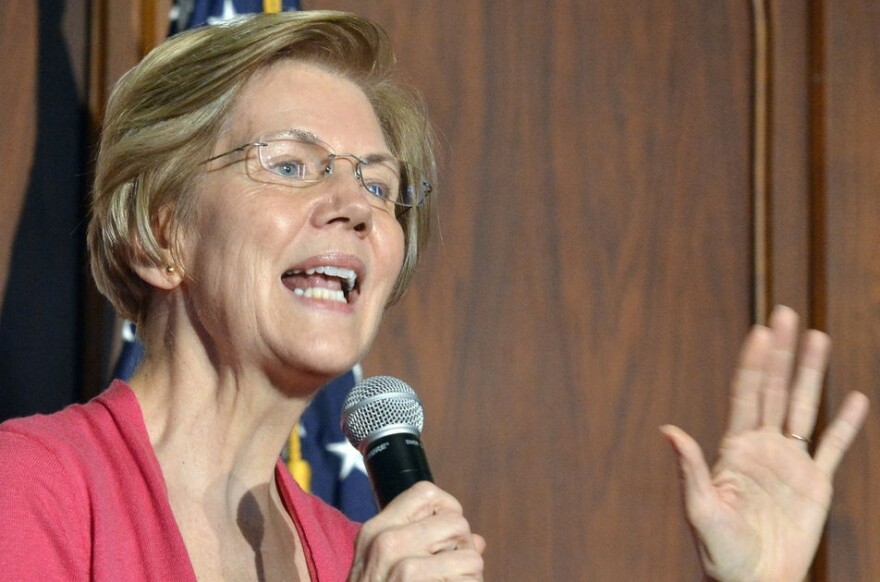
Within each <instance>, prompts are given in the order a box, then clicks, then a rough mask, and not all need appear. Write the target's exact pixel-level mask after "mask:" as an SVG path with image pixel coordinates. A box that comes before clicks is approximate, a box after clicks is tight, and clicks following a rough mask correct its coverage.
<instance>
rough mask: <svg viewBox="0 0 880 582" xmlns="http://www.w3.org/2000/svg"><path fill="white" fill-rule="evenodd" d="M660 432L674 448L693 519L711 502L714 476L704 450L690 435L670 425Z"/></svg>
mask: <svg viewBox="0 0 880 582" xmlns="http://www.w3.org/2000/svg"><path fill="white" fill-rule="evenodd" d="M660 432H661V433H663V436H664V437H666V441H667V442H668V443H669V444H670V445H671V446H672V449H673V451H675V455H676V457H677V458H678V467H679V470H680V472H681V482H682V495H683V496H684V500H685V505H686V506H687V509H688V513H690V514H691V518H694V517H695V516H694V513H695V512H697V510H698V507H699V506H701V505H702V504H703V503H705V502H707V501H709V500H710V499H711V498H712V496H713V494H714V488H713V486H712V475H711V474H710V473H709V467H708V465H707V464H706V459H705V458H704V457H703V450H702V449H701V448H700V445H698V444H697V442H696V441H695V440H694V439H693V438H691V436H690V435H689V434H687V433H686V432H684V431H683V430H681V429H680V428H678V427H677V426H672V425H670V424H667V425H664V426H661V427H660Z"/></svg>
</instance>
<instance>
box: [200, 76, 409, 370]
mask: <svg viewBox="0 0 880 582" xmlns="http://www.w3.org/2000/svg"><path fill="white" fill-rule="evenodd" d="M291 130H293V131H295V132H297V133H299V134H306V135H311V136H314V137H315V138H317V139H319V140H321V141H322V142H324V143H326V144H328V145H329V147H330V148H331V149H332V150H333V151H334V152H335V153H352V154H355V155H358V156H361V157H364V156H366V155H368V154H388V153H389V150H388V146H387V145H386V143H385V139H384V137H383V135H382V130H381V127H380V125H379V122H378V120H377V119H376V115H375V113H374V112H373V109H372V107H371V105H370V103H369V102H368V100H367V98H366V96H365V95H364V93H363V92H362V91H361V90H360V88H359V87H357V86H356V85H355V84H353V83H352V82H350V81H348V80H346V79H343V78H342V77H340V76H337V75H336V74H334V73H331V72H328V71H326V70H324V69H321V68H319V67H316V66H314V65H309V64H305V63H299V62H295V61H283V62H280V63H277V64H275V65H273V66H272V67H270V68H268V69H266V70H265V71H262V72H261V73H260V74H258V75H256V76H255V77H254V78H253V79H252V80H251V81H250V83H249V84H248V86H247V87H246V89H245V91H244V92H243V93H242V95H241V98H240V100H239V101H238V104H237V105H236V107H235V108H234V110H233V112H232V114H231V116H230V119H229V120H228V122H227V126H226V129H225V130H224V132H223V134H222V135H221V137H220V139H219V140H218V143H217V144H216V147H215V149H214V155H217V154H220V153H223V152H226V151H229V150H231V149H233V148H236V147H237V146H239V145H241V144H245V143H249V142H255V141H257V138H259V137H261V136H266V135H270V134H276V133H279V132H285V131H291ZM246 155H247V156H248V157H249V158H250V159H245V154H232V155H230V156H225V157H222V158H220V159H218V160H215V161H212V162H210V163H209V164H208V166H207V172H206V175H205V177H204V179H203V180H202V181H200V183H199V184H198V187H197V188H198V191H197V213H196V214H197V216H196V218H195V224H194V227H193V228H191V229H188V231H187V234H186V235H185V236H184V244H183V249H184V251H183V252H184V253H185V256H184V257H183V265H185V267H186V275H187V277H186V281H185V282H184V284H183V287H184V292H185V293H186V296H187V300H188V302H189V305H188V307H189V315H190V319H191V320H192V321H193V322H194V324H195V327H196V329H197V330H198V332H199V334H200V336H201V338H202V339H201V342H202V343H203V344H206V346H207V348H208V351H209V354H210V356H211V357H212V358H213V359H214V361H215V362H217V363H218V364H219V365H220V366H221V367H229V368H231V369H233V370H236V373H238V371H239V370H242V371H247V370H252V369H256V370H259V371H260V372H262V373H266V374H268V375H269V376H271V377H272V378H273V379H274V380H275V381H277V382H280V383H282V384H285V385H296V383H297V382H299V381H302V380H303V379H308V380H309V381H313V382H317V383H320V382H323V381H325V380H326V379H327V378H329V377H332V376H335V375H337V374H339V373H342V372H344V371H345V370H346V369H348V368H349V367H350V366H352V365H353V364H354V363H356V362H357V361H359V360H360V359H361V358H362V357H363V356H364V354H365V353H366V351H367V349H368V347H369V345H370V343H371V342H372V340H373V338H374V336H375V334H376V331H377V329H378V326H379V321H380V319H381V316H382V313H383V311H384V308H385V305H386V302H387V300H388V298H389V295H390V293H391V290H392V288H393V286H394V283H395V280H396V278H397V275H398V272H399V271H400V268H401V264H402V261H403V249H404V240H403V231H402V229H401V227H400V225H399V224H398V222H397V220H396V219H395V217H394V213H393V210H392V211H390V212H389V211H386V210H384V209H382V208H378V207H376V206H375V205H374V204H372V203H371V202H370V201H369V200H368V197H369V194H368V193H367V191H366V190H365V189H364V188H363V187H362V186H361V184H360V183H359V182H358V181H357V179H356V177H355V175H354V166H353V165H352V164H351V162H350V161H349V159H338V160H336V161H335V162H334V172H333V174H332V175H331V176H329V177H327V178H326V179H325V180H324V181H322V182H320V183H317V184H313V185H310V186H308V187H305V188H291V187H286V186H281V185H277V184H268V183H262V182H258V181H255V180H253V179H252V178H251V177H249V175H248V174H249V172H248V167H249V164H252V163H254V159H255V156H257V155H258V154H257V150H256V148H249V149H248V150H246ZM322 271H323V273H322ZM352 284H353V289H351V290H349V288H348V287H349V286H350V285H352Z"/></svg>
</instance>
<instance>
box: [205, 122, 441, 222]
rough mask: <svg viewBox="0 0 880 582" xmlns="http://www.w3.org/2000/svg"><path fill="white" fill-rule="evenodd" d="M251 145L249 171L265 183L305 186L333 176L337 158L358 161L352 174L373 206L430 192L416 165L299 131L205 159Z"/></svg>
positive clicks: (415, 200)
mask: <svg viewBox="0 0 880 582" xmlns="http://www.w3.org/2000/svg"><path fill="white" fill-rule="evenodd" d="M288 136H289V137H288ZM251 148H255V149H256V150H257V156H256V158H257V159H258V160H259V166H257V165H256V164H248V175H249V176H250V178H251V179H253V180H256V181H258V182H263V183H266V184H278V185H280V186H288V187H293V188H305V187H307V186H311V185H313V184H317V183H319V182H322V181H324V180H326V179H327V177H328V176H330V175H332V174H333V167H334V163H335V162H336V160H338V159H342V158H345V159H348V160H350V161H351V163H352V164H353V165H354V175H355V177H356V178H357V180H358V182H360V184H361V186H363V188H364V190H366V191H367V192H368V193H369V194H370V197H369V200H370V202H371V204H373V205H374V206H377V207H380V208H385V209H388V210H390V209H393V208H394V206H398V207H404V208H412V207H414V206H420V205H421V204H422V203H423V202H424V201H425V198H426V197H427V196H428V194H430V193H431V190H432V188H431V185H430V184H429V183H428V182H427V181H425V180H424V179H423V178H422V177H421V176H422V174H421V172H419V171H418V170H417V169H416V168H415V167H414V166H412V165H411V164H408V163H406V162H403V161H401V160H398V159H397V158H395V157H393V156H391V155H388V154H370V155H367V156H365V157H361V156H356V155H354V154H337V153H334V152H332V151H331V150H330V148H329V146H327V144H325V143H323V142H321V141H320V140H318V139H315V138H312V137H310V136H309V135H300V134H299V132H292V133H290V134H278V135H275V136H270V137H267V138H261V139H260V140H258V141H255V142H251V143H246V144H242V145H240V146H238V147H237V148H235V149H232V150H229V151H228V152H224V153H222V154H218V155H216V156H214V157H212V158H209V159H207V160H205V162H204V163H206V164H207V163H208V162H212V161H214V160H217V159H220V158H223V157H225V156H229V155H232V154H234V153H238V152H246V151H247V150H249V149H251ZM251 159H253V158H248V160H251Z"/></svg>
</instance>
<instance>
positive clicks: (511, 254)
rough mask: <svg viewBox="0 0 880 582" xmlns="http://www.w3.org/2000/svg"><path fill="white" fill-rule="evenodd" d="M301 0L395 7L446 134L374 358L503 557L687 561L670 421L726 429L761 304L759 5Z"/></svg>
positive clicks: (674, 574) (665, 572)
mask: <svg viewBox="0 0 880 582" xmlns="http://www.w3.org/2000/svg"><path fill="white" fill-rule="evenodd" d="M307 6H308V7H309V8H314V7H336V8H344V9H354V10H357V11H360V12H361V13H363V14H365V15H367V16H370V17H373V18H374V19H376V20H378V21H379V22H381V23H383V24H384V25H385V26H386V27H387V28H388V30H389V32H390V34H391V36H392V38H393V39H394V41H395V44H396V47H397V50H398V54H399V56H400V62H401V66H402V68H403V69H404V70H405V71H406V73H407V75H408V76H409V78H410V79H411V80H412V83H413V84H414V85H415V86H416V87H419V88H420V89H421V90H422V91H424V92H425V93H426V95H427V99H428V102H429V105H430V110H431V114H432V117H433V119H434V121H435V122H436V124H437V126H438V127H439V129H440V131H441V133H442V135H443V136H444V139H445V141H446V149H447V151H446V159H445V163H444V168H446V172H445V174H444V178H445V179H444V181H443V183H442V184H441V187H440V191H439V194H438V195H439V197H440V204H441V211H440V236H439V237H438V238H437V240H436V241H435V242H436V243H437V244H436V245H435V246H434V247H433V250H432V253H431V255H430V257H429V259H428V260H427V261H426V263H425V265H424V269H423V271H422V273H420V275H419V277H418V282H417V284H416V286H415V288H414V289H413V290H412V292H411V293H410V294H409V295H408V297H407V298H406V299H405V301H404V302H403V303H402V304H401V305H399V306H397V307H395V308H394V309H393V310H392V311H391V312H390V314H389V317H388V320H387V321H386V324H385V326H384V329H383V332H382V336H381V337H380V339H379V341H378V342H377V345H376V347H375V349H374V352H373V355H372V356H371V357H370V358H369V359H368V360H367V362H366V371H367V373H368V374H374V373H391V374H397V375H400V376H401V377H403V378H404V379H406V380H408V381H410V382H411V383H412V384H413V385H414V387H415V388H416V389H417V390H418V391H419V392H420V394H421V395H422V397H423V399H424V400H425V404H426V410H427V429H426V434H425V440H426V442H427V446H428V447H429V451H430V455H431V461H432V464H433V465H434V469H435V471H434V473H435V475H436V476H437V478H438V481H439V482H440V483H441V484H443V485H444V486H446V487H447V488H448V489H449V490H451V491H452V492H453V493H454V494H456V495H457V496H458V497H459V498H460V499H461V500H462V501H463V503H464V505H465V507H466V508H467V510H468V514H469V516H470V517H471V519H472V521H473V523H474V527H475V528H476V529H477V531H480V532H482V533H484V534H486V535H487V537H488V539H489V544H490V546H489V551H488V554H487V568H488V573H487V578H488V579H493V580H587V579H595V580H622V579H633V580H647V579H655V580H680V579H696V578H697V577H698V566H697V561H696V556H695V554H694V551H693V549H692V547H691V542H690V539H689V537H688V533H687V530H686V528H685V526H684V522H683V520H682V518H681V515H680V509H679V501H678V492H677V478H676V472H675V469H674V466H673V460H672V456H671V453H670V452H669V451H667V450H666V448H665V443H663V442H662V441H661V439H660V437H659V434H658V432H657V426H658V425H660V424H662V423H665V422H675V423H679V424H680V425H682V426H683V427H685V428H686V429H688V430H691V431H693V433H694V434H695V436H697V437H698V438H699V439H700V440H701V442H703V443H705V444H707V445H708V446H709V448H714V446H715V443H716V439H717V437H718V436H719V434H720V430H721V427H722V426H723V419H724V413H725V409H726V401H727V398H726V385H727V377H728V374H729V372H730V371H731V369H732V366H733V361H734V356H735V351H736V349H737V346H738V342H739V340H740V338H741V336H742V335H743V334H744V333H745V332H746V330H747V327H748V325H749V322H750V312H751V296H750V293H751V283H752V279H751V273H752V271H751V258H750V257H751V234H750V228H751V216H750V212H751V211H750V200H749V198H750V197H749V191H750V185H749V184H750V182H749V179H750V178H749V176H750V174H749V172H750V166H749V153H750V139H751V134H750V119H751V118H750V115H751V107H750V95H751V84H750V79H751V76H750V75H751V73H750V57H751V48H750V47H751V45H750V24H749V23H750V12H749V6H748V4H747V3H745V2H725V3H704V2H680V1H679V2H652V3H649V4H644V3H640V2H618V1H610V0H609V1H593V2H574V1H571V2H565V1H557V2H554V3H552V4H550V5H545V4H541V3H518V4H516V7H515V8H513V7H512V6H511V4H510V3H505V2H499V1H491V0H484V1H479V2H477V1H474V2H467V3H452V2H440V1H424V2H418V3H403V4H402V3H399V2H391V1H378V2H370V3H363V2H356V1H354V0H351V1H347V2H343V1H331V0H325V1H320V2H318V1H310V2H308V3H307Z"/></svg>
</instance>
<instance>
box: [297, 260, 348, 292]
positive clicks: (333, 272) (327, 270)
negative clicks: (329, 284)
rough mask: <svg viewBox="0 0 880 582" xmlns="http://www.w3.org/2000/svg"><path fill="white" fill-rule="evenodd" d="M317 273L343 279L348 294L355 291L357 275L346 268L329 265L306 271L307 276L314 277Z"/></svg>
mask: <svg viewBox="0 0 880 582" xmlns="http://www.w3.org/2000/svg"><path fill="white" fill-rule="evenodd" d="M315 273H318V274H320V275H327V276H328V277H339V278H340V279H342V283H343V286H344V288H345V292H346V293H347V292H349V291H351V290H352V289H354V285H355V283H357V273H355V272H354V271H352V270H351V269H346V268H344V267H332V266H329V265H328V266H324V267H315V268H313V269H306V270H305V274H306V275H314V274H315Z"/></svg>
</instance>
